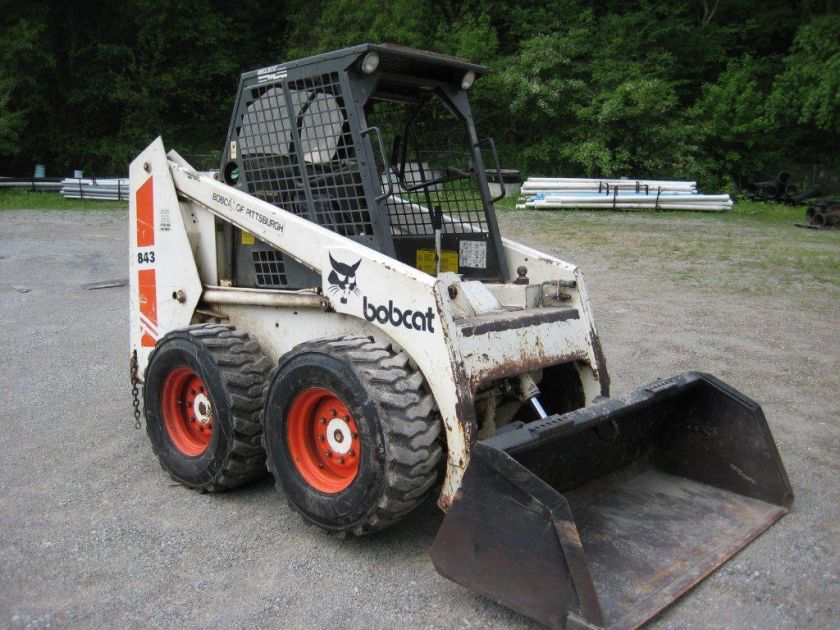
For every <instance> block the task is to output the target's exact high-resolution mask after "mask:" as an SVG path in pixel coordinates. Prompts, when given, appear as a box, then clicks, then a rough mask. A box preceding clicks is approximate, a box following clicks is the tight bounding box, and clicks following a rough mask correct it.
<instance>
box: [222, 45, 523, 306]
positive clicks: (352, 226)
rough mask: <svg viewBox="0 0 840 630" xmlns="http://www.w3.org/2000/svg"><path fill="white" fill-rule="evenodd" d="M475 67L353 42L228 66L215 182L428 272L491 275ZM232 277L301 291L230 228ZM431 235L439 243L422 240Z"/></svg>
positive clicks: (281, 262)
mask: <svg viewBox="0 0 840 630" xmlns="http://www.w3.org/2000/svg"><path fill="white" fill-rule="evenodd" d="M485 71H486V70H485V68H483V67H482V66H478V65H475V64H471V63H469V62H467V61H465V60H463V59H459V58H456V57H448V56H445V55H439V54H436V53H431V52H426V51H420V50H414V49H410V48H403V47H399V46H393V45H373V44H362V45H360V46H354V47H352V48H346V49H343V50H339V51H334V52H331V53H326V54H323V55H317V56H314V57H308V58H305V59H300V60H297V61H293V62H289V63H285V64H278V65H274V66H269V67H267V68H262V69H260V70H255V71H252V72H248V73H245V74H243V75H242V78H241V81H240V85H239V91H238V93H237V102H236V107H235V108H234V113H233V117H232V119H231V124H230V128H229V131H228V141H227V143H226V147H225V152H224V156H223V162H222V168H221V172H222V175H223V177H224V179H225V181H226V183H228V184H230V185H233V186H236V187H238V188H241V189H242V190H245V191H246V192H248V193H249V194H252V195H254V196H255V197H258V198H260V199H263V200H265V201H268V202H269V203H272V204H274V205H276V206H278V207H281V208H284V209H285V210H289V211H291V212H294V213H295V214H298V215H301V216H305V217H307V218H308V219H310V220H311V221H313V222H315V223H318V224H320V225H322V226H324V227H325V228H327V229H330V230H332V231H335V232H337V233H339V234H342V235H344V236H347V237H348V238H351V239H353V240H356V241H359V242H361V243H363V244H365V245H367V246H369V247H372V248H374V249H377V250H379V251H381V252H383V253H385V254H387V255H389V256H392V257H394V258H396V259H398V260H400V261H401V262H403V263H406V264H408V265H411V266H412V267H415V268H417V269H420V270H421V271H424V272H427V273H430V274H432V275H434V274H435V273H436V271H437V268H438V266H437V263H436V254H437V251H439V252H440V260H439V268H440V271H452V272H456V273H459V274H462V275H463V276H464V277H465V278H469V279H479V280H494V281H499V280H504V279H506V278H507V270H506V266H505V261H504V259H503V256H502V247H501V240H500V236H499V231H498V226H497V223H496V217H495V213H494V210H493V202H494V201H495V199H493V198H491V196H490V193H489V187H488V184H487V176H486V172H485V160H489V164H491V165H492V166H493V167H494V168H496V169H498V159H497V157H496V153H495V147H494V145H493V143H492V141H491V140H489V139H488V140H486V141H483V142H480V141H479V140H478V137H477V135H476V131H475V127H474V125H473V119H472V114H471V112H470V106H469V101H468V98H467V92H468V90H469V88H470V87H471V86H472V84H473V82H474V81H475V80H476V78H477V77H479V76H481V75H482V74H484V73H485ZM227 229H229V231H230V234H229V243H230V247H229V251H230V257H229V271H230V275H229V276H228V277H231V278H233V279H234V284H235V285H237V286H245V287H258V288H284V289H285V288H303V287H311V286H315V285H317V284H318V280H317V276H316V274H314V272H313V271H312V270H311V269H308V268H306V267H303V266H302V265H300V264H298V263H296V262H295V261H293V260H291V259H289V258H288V257H284V256H283V254H282V253H281V252H279V251H277V250H274V249H273V248H271V247H269V246H268V245H265V244H264V243H261V242H260V241H258V240H256V239H254V238H253V237H252V236H251V235H249V234H247V233H242V232H239V231H238V230H237V229H236V228H227ZM436 232H437V237H438V239H439V243H440V244H439V245H436Z"/></svg>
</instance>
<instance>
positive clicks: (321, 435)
mask: <svg viewBox="0 0 840 630" xmlns="http://www.w3.org/2000/svg"><path fill="white" fill-rule="evenodd" d="M286 444H287V445H288V449H289V455H290V456H291V458H292V461H293V462H294V465H295V468H296V469H297V471H298V473H300V476H301V477H303V479H304V481H306V483H308V484H309V485H310V486H312V487H313V488H315V489H316V490H318V491H320V492H323V493H326V494H335V493H337V492H341V491H342V490H344V489H346V488H347V487H348V486H349V485H350V484H351V483H353V480H354V479H355V478H356V475H358V474H359V461H360V459H359V450H360V446H361V442H360V440H359V428H358V426H357V425H356V421H355V420H354V419H353V416H352V414H351V413H350V410H349V409H348V408H347V405H345V404H344V402H343V401H342V400H341V398H339V397H338V396H336V395H335V394H334V393H333V392H331V391H330V390H329V389H326V388H324V387H310V388H308V389H305V390H303V391H302V392H300V393H299V394H298V395H297V396H295V398H294V400H293V401H292V404H291V407H290V408H289V413H288V416H287V419H286Z"/></svg>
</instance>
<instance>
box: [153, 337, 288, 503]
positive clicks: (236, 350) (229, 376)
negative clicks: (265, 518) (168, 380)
mask: <svg viewBox="0 0 840 630" xmlns="http://www.w3.org/2000/svg"><path fill="white" fill-rule="evenodd" d="M176 335H177V336H180V337H182V338H183V337H188V338H189V339H190V340H191V341H192V342H193V343H195V344H196V345H199V346H202V347H203V348H204V349H205V350H207V352H208V353H209V354H210V356H211V357H212V358H213V360H214V362H215V364H216V367H217V368H218V370H219V374H220V376H221V380H222V384H223V385H224V388H225V391H226V393H227V395H228V399H229V403H230V404H229V409H230V414H231V421H232V424H233V435H232V440H231V448H230V452H229V453H228V455H227V458H226V460H225V463H224V465H223V466H222V467H221V468H220V469H219V470H218V472H217V473H216V474H215V475H214V477H213V478H212V479H211V480H209V481H208V482H207V483H205V484H203V485H201V486H200V487H196V488H195V489H196V490H198V491H199V492H220V491H224V490H230V489H232V488H236V487H238V486H241V485H243V484H245V483H248V482H249V481H252V480H254V479H256V478H258V477H261V476H262V475H264V474H265V450H264V449H263V443H262V422H261V421H260V415H261V414H262V408H263V404H264V402H265V392H266V383H267V382H268V380H267V377H268V374H269V372H270V371H271V367H272V365H273V364H272V361H271V359H269V358H268V357H267V356H265V355H264V354H263V353H262V350H261V349H260V346H259V344H258V343H257V342H256V341H254V340H253V339H251V337H250V335H248V333H246V332H242V331H239V330H236V329H235V328H234V327H233V326H229V325H226V324H195V325H192V326H187V327H185V328H179V329H178V330H174V331H172V332H170V333H168V334H167V335H165V336H164V337H163V338H162V339H161V340H160V342H158V344H157V347H160V346H161V345H162V344H163V342H164V341H165V340H166V339H167V337H170V336H176ZM157 347H156V349H155V351H156V350H157ZM155 351H153V352H152V354H151V356H150V357H149V364H151V362H152V360H153V359H154V354H155ZM147 432H148V423H147ZM152 448H153V450H155V455H157V457H158V460H159V461H160V465H161V467H162V468H163V469H164V470H165V471H166V472H167V473H169V475H170V476H171V477H172V478H173V479H174V480H175V481H178V482H179V483H180V480H179V479H178V478H177V477H175V476H174V475H173V474H172V472H171V471H170V470H169V469H168V468H167V467H166V465H165V463H164V458H162V457H161V456H160V453H158V452H157V449H155V446H154V440H152Z"/></svg>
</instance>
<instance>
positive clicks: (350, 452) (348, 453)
mask: <svg viewBox="0 0 840 630" xmlns="http://www.w3.org/2000/svg"><path fill="white" fill-rule="evenodd" d="M347 456H348V457H355V456H356V451H354V450H353V449H352V448H351V449H350V450H349V451H347Z"/></svg>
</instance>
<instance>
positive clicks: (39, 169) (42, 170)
mask: <svg viewBox="0 0 840 630" xmlns="http://www.w3.org/2000/svg"><path fill="white" fill-rule="evenodd" d="M46 176H47V167H46V166H44V165H43V164H36V165H35V177H38V178H41V177H46Z"/></svg>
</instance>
